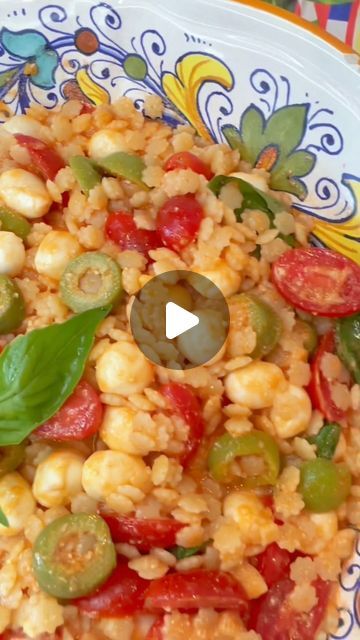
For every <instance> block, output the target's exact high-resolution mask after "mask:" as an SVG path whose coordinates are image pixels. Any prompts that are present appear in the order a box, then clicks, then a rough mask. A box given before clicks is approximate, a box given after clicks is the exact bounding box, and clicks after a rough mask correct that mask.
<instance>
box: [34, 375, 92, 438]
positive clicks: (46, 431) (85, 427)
mask: <svg viewBox="0 0 360 640" xmlns="http://www.w3.org/2000/svg"><path fill="white" fill-rule="evenodd" d="M102 416H103V405H102V404H101V402H100V398H99V396H98V394H97V393H96V391H95V389H93V387H92V386H91V385H90V384H89V383H88V382H86V380H82V381H81V382H79V384H78V386H77V387H76V389H75V391H73V393H72V395H71V396H70V397H69V398H68V399H67V400H66V402H65V404H64V405H63V406H62V407H61V408H60V409H59V411H58V412H57V413H56V414H55V415H54V416H53V417H52V418H50V420H47V421H46V422H45V423H44V424H42V425H41V426H40V427H38V428H37V429H36V430H35V431H34V432H33V434H32V435H33V437H35V438H36V439H37V440H40V439H46V440H53V441H54V442H67V441H69V440H85V438H89V436H92V435H94V434H95V433H97V431H98V430H99V428H100V425H101V422H102Z"/></svg>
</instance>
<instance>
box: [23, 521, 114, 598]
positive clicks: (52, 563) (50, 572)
mask: <svg viewBox="0 0 360 640" xmlns="http://www.w3.org/2000/svg"><path fill="white" fill-rule="evenodd" d="M115 565H116V551H115V547H114V544H113V543H112V540H111V536H110V531H109V527H108V526H107V524H106V522H105V521H104V520H103V519H102V518H101V517H100V516H97V515H88V514H84V513H79V514H75V515H67V516H63V517H62V518H58V519H57V520H54V522H52V523H51V524H49V525H48V526H47V527H45V529H43V531H42V532H41V533H40V535H39V536H38V538H37V539H36V541H35V544H34V548H33V569H34V573H35V577H36V579H37V581H38V583H39V585H40V587H41V588H42V589H43V590H44V591H46V592H47V593H49V594H50V595H52V596H54V597H55V598H61V599H64V600H65V599H69V598H79V597H81V596H85V595H87V594H88V593H91V592H92V591H94V590H95V589H96V588H97V587H99V586H100V585H101V584H102V583H103V582H105V580H106V579H107V578H108V577H109V575H110V574H111V573H112V571H113V570H114V568H115Z"/></svg>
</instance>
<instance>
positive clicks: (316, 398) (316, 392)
mask: <svg viewBox="0 0 360 640" xmlns="http://www.w3.org/2000/svg"><path fill="white" fill-rule="evenodd" d="M325 353H335V336H334V332H333V331H329V333H327V334H326V335H325V336H324V337H323V338H322V340H321V342H320V344H319V347H318V349H317V351H316V353H315V356H314V359H313V361H312V362H311V365H310V366H311V380H310V384H309V386H308V393H309V396H310V398H311V401H312V405H313V407H314V409H318V410H319V411H320V412H321V413H322V414H323V415H324V416H325V418H326V419H327V420H329V421H330V422H339V421H341V420H344V418H345V415H346V413H345V411H343V409H340V408H339V407H338V406H337V405H336V404H335V402H334V400H333V398H332V391H331V384H332V382H331V380H328V378H326V377H325V376H324V374H323V372H322V369H321V363H322V359H323V356H324V355H325Z"/></svg>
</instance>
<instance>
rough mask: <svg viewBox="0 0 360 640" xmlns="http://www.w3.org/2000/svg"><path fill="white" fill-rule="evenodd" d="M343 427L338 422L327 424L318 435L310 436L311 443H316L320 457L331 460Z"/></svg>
mask: <svg viewBox="0 0 360 640" xmlns="http://www.w3.org/2000/svg"><path fill="white" fill-rule="evenodd" d="M340 433H341V427H340V425H339V424H338V423H337V422H330V423H329V424H325V425H324V426H323V427H322V428H321V429H320V431H319V433H318V434H317V435H316V436H311V437H310V438H308V441H309V442H310V444H316V453H317V456H318V458H327V459H328V460H331V459H332V458H333V456H334V453H335V450H336V447H337V445H338V442H339V438H340Z"/></svg>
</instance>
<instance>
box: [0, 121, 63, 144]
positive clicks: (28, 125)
mask: <svg viewBox="0 0 360 640" xmlns="http://www.w3.org/2000/svg"><path fill="white" fill-rule="evenodd" d="M2 127H3V128H4V129H5V130H6V131H8V132H9V133H13V134H15V133H22V134H23V135H25V136H32V137H33V138H37V139H38V140H42V142H50V141H51V135H50V131H49V129H48V128H47V127H45V126H44V125H43V124H41V122H39V121H38V120H35V119H34V118H31V116H25V115H18V116H13V117H12V118H9V119H8V120H6V121H5V122H4V123H3V124H2Z"/></svg>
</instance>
